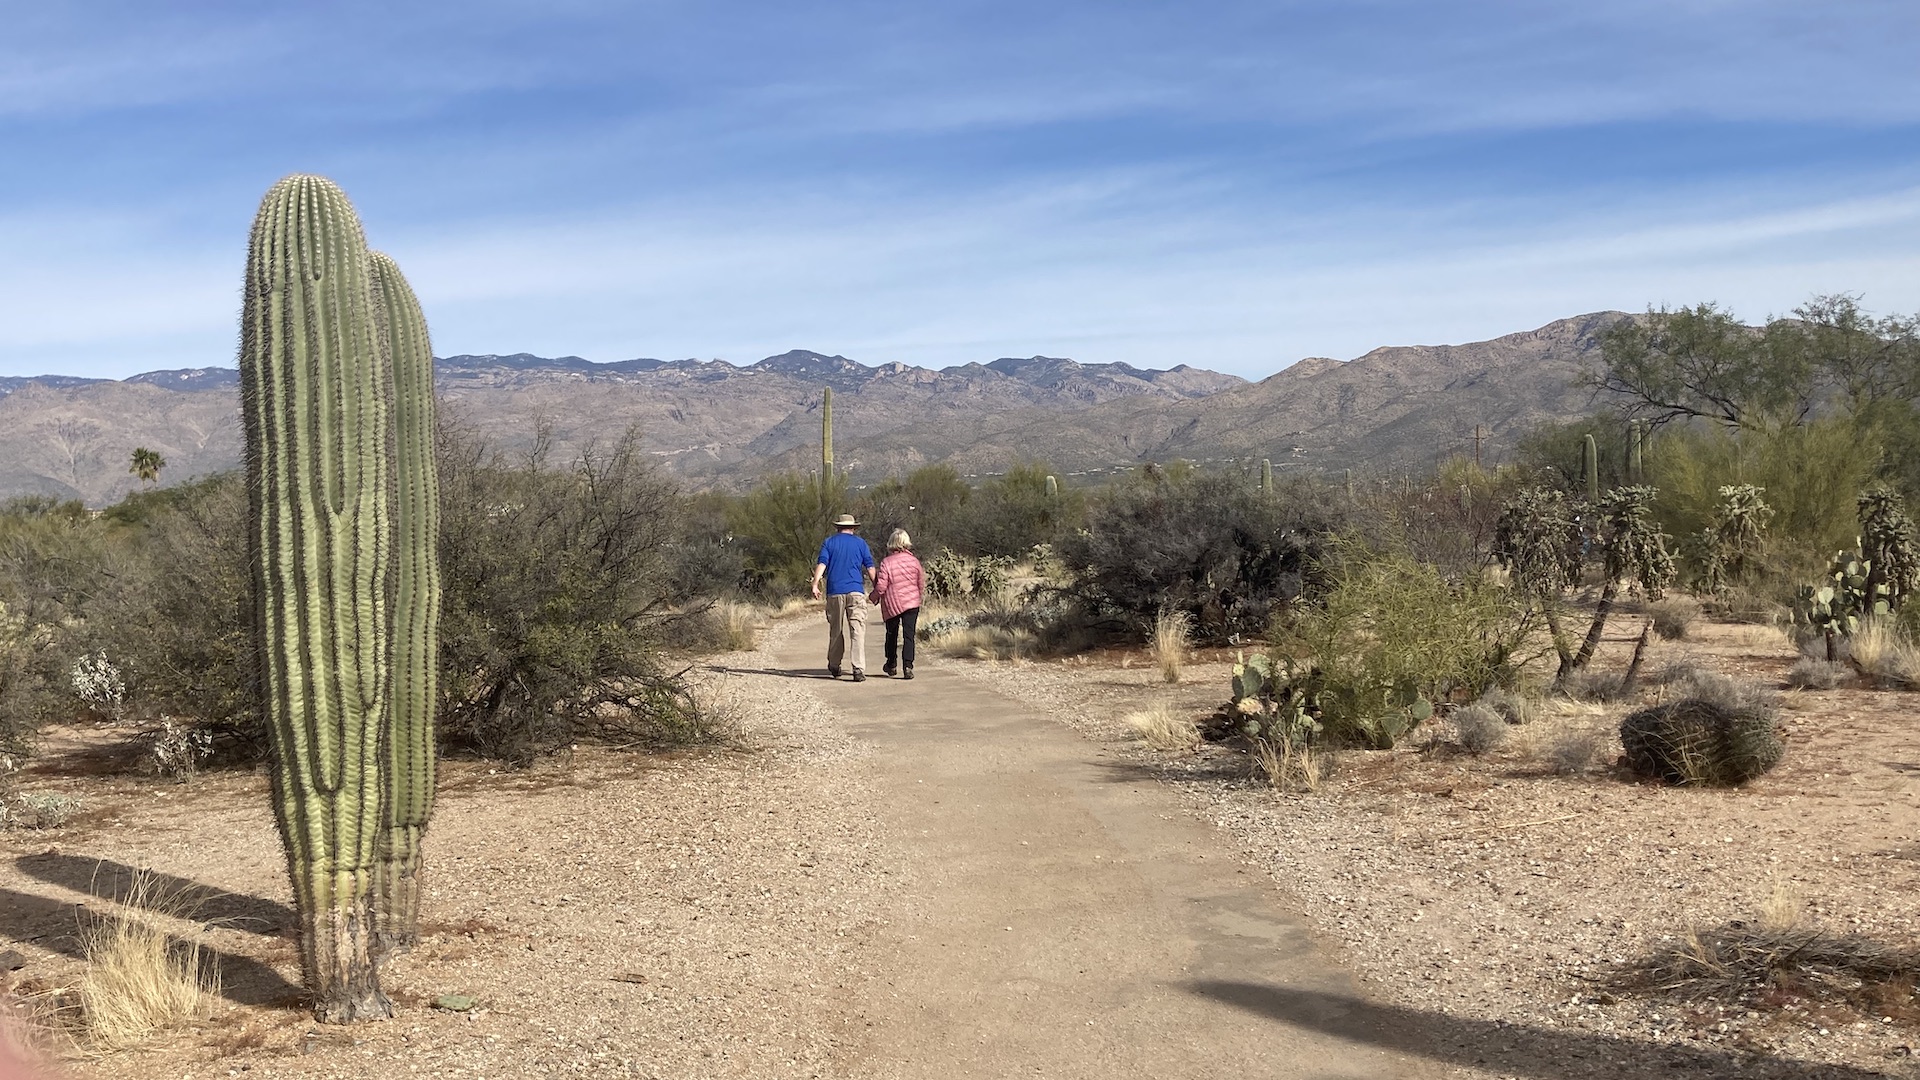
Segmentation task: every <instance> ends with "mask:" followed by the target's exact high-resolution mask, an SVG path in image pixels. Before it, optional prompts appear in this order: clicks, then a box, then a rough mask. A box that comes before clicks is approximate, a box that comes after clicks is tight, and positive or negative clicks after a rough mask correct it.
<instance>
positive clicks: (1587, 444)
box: [1580, 435, 1600, 505]
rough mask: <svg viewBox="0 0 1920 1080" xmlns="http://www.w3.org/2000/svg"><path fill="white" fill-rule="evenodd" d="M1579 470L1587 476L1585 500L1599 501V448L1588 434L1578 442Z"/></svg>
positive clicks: (1594, 502)
mask: <svg viewBox="0 0 1920 1080" xmlns="http://www.w3.org/2000/svg"><path fill="white" fill-rule="evenodd" d="M1580 471H1581V473H1583V474H1584V475H1585V476H1586V478H1587V502H1589V503H1593V504H1596V505H1597V504H1598V503H1599V502H1600V448H1599V447H1598V446H1595V445H1594V442H1593V436H1591V435H1589V436H1587V437H1586V439H1585V440H1583V441H1582V442H1581V443H1580Z"/></svg>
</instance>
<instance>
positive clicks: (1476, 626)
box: [1274, 553, 1526, 749]
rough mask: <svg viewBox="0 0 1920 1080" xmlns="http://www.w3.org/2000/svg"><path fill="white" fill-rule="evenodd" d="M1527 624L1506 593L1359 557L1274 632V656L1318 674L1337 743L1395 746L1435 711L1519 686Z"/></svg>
mask: <svg viewBox="0 0 1920 1080" xmlns="http://www.w3.org/2000/svg"><path fill="white" fill-rule="evenodd" d="M1525 633H1526V623H1525V621H1524V620H1523V619H1522V618H1521V617H1520V612H1519V610H1518V609H1517V608H1516V607H1515V606H1514V605H1513V604H1512V603H1511V602H1510V600H1509V599H1508V597H1507V595H1506V594H1505V592H1504V591H1503V590H1501V589H1499V588H1497V587H1495V586H1492V585H1490V584H1487V583H1485V582H1484V581H1482V580H1480V579H1477V578H1475V579H1469V580H1466V581H1460V582H1452V581H1448V580H1447V579H1446V578H1444V577H1443V576H1442V575H1441V574H1440V572H1439V571H1438V570H1437V569H1435V568H1434V567H1432V566H1430V565H1427V564H1425V563H1422V562H1419V561H1418V560H1415V559H1413V558H1412V557H1410V556H1406V555H1396V554H1387V555H1381V554H1366V553H1351V554H1350V555H1349V557H1348V558H1347V559H1345V560H1344V561H1343V563H1342V565H1340V566H1339V568H1338V569H1337V570H1336V571H1335V573H1334V578H1333V581H1332V583H1331V586H1330V587H1329V588H1328V589H1327V590H1326V592H1325V594H1324V595H1323V596H1322V597H1321V598H1320V599H1319V600H1317V601H1315V602H1313V603H1310V604H1305V605H1301V606H1300V607H1299V608H1297V609H1295V610H1294V611H1293V612H1291V613H1290V614H1289V615H1288V616H1287V617H1283V618H1282V619H1280V620H1279V621H1278V622H1277V623H1276V626H1275V633H1274V648H1275V651H1276V652H1277V653H1278V654H1279V655H1280V656H1281V657H1282V658H1283V659H1285V660H1288V661H1291V662H1292V663H1293V664H1294V666H1296V667H1299V668H1310V669H1312V670H1313V671H1314V672H1316V676H1317V682H1318V685H1317V687H1316V689H1317V698H1318V707H1319V719H1320V721H1321V723H1322V724H1323V725H1324V726H1325V727H1326V729H1327V731H1328V733H1329V735H1330V736H1332V737H1334V738H1336V739H1338V740H1341V741H1344V742H1348V743H1352V744H1357V745H1361V746H1369V747H1374V748H1378V749H1384V748H1387V747H1391V746H1392V745H1393V744H1394V743H1395V742H1397V741H1398V740H1399V739H1400V738H1401V737H1402V736H1403V735H1405V734H1406V733H1407V732H1408V731H1409V730H1411V729H1412V728H1413V727H1414V726H1415V725H1417V724H1418V723H1419V722H1420V721H1421V720H1424V719H1425V718H1426V716H1425V715H1423V714H1430V713H1431V710H1432V705H1431V703H1432V702H1437V701H1446V700H1450V699H1452V698H1453V697H1454V696H1455V695H1462V696H1465V697H1469V698H1471V697H1472V696H1474V695H1477V694H1478V693H1479V692H1480V691H1482V690H1483V689H1486V688H1487V687H1489V686H1494V685H1499V684H1504V683H1510V682H1511V681H1512V680H1513V679H1514V678H1515V676H1516V674H1517V661H1516V652H1517V650H1518V649H1519V647H1520V645H1521V642H1522V641H1523V640H1524V637H1525Z"/></svg>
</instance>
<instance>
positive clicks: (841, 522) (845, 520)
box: [833, 514, 860, 529]
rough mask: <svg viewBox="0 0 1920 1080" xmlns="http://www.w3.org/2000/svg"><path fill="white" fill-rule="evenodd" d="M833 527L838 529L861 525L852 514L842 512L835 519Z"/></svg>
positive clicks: (855, 527) (853, 527) (854, 527)
mask: <svg viewBox="0 0 1920 1080" xmlns="http://www.w3.org/2000/svg"><path fill="white" fill-rule="evenodd" d="M833 527H834V528H836V529H857V528H859V527H860V523H859V522H858V521H855V520H853V515H852V514H841V515H840V516H839V517H837V518H834V519H833Z"/></svg>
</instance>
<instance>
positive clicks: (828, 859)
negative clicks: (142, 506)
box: [0, 654, 902, 1080]
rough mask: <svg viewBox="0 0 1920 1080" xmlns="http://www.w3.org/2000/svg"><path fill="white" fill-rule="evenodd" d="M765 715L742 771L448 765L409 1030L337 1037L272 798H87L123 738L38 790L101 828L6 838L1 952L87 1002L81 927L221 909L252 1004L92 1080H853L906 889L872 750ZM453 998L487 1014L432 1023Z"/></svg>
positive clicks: (804, 703)
mask: <svg viewBox="0 0 1920 1080" xmlns="http://www.w3.org/2000/svg"><path fill="white" fill-rule="evenodd" d="M733 659H734V660H736V661H737V662H739V663H741V664H742V665H743V666H756V660H758V661H759V662H764V656H759V655H758V654H749V655H744V656H737V657H734V658H733ZM776 682H779V681H778V680H776ZM723 683H724V680H723ZM713 693H714V694H715V695H717V696H720V697H724V696H726V695H728V694H734V695H738V694H739V690H738V688H737V687H735V688H728V687H726V686H725V685H722V686H721V687H719V688H716V689H715V690H714V691H713ZM756 703H757V704H758V705H759V706H761V707H756V708H753V709H750V710H749V709H744V708H743V709H741V715H742V722H743V725H744V727H743V731H742V734H741V741H742V744H743V748H738V749H729V750H720V751H702V752H690V753H681V754H674V755H667V756H665V757H660V756H653V755H636V754H631V753H619V752H611V751H595V752H588V751H584V750H583V751H581V752H579V753H577V754H576V755H575V756H574V759H573V760H572V761H562V762H552V763H548V764H546V765H543V766H541V767H539V768H537V769H534V770H531V771H528V772H519V773H509V772H501V771H495V770H493V769H490V768H488V767H487V766H486V765H484V764H480V763H474V762H450V763H448V764H447V765H446V769H445V773H444V776H443V786H442V795H441V800H442V801H441V803H440V806H439V808H438V811H437V812H436V815H435V818H434V825H433V829H432V832H431V833H430V835H429V843H430V847H429V849H428V860H429V867H430V871H431V872H432V874H433V877H432V878H431V879H430V881H429V886H428V888H429V893H428V905H429V907H428V912H427V926H426V928H425V929H426V931H427V933H426V937H425V941H424V942H423V944H422V945H421V947H420V948H419V949H418V950H417V951H416V952H415V953H413V954H412V955H410V956H408V957H406V958H404V959H403V960H402V961H400V962H399V964H398V965H397V966H396V968H395V970H394V971H393V973H392V976H391V977H390V978H389V979H388V980H387V988H388V990H389V992H390V993H391V994H392V996H393V997H394V999H395V1001H396V1003H397V1004H398V1005H399V1006H400V1015H399V1017H398V1018H397V1019H396V1020H394V1021H393V1022H390V1023H385V1024H372V1025H363V1026H357V1027H354V1028H351V1029H341V1028H322V1027H319V1026H317V1025H315V1024H314V1023H313V1022H312V1020H311V1018H310V1017H309V1016H308V1015H307V1014H306V1013H305V1012H304V1011H302V1010H301V1009H300V1008H298V1007H297V1002H298V994H297V990H296V988H295V986H294V983H295V982H297V980H298V977H299V975H298V967H297V960H296V956H295V951H294V942H293V939H292V938H291V937H290V935H289V932H288V929H289V926H290V924H291V922H292V916H291V913H290V911H289V910H288V904H289V899H290V898H289V894H288V892H287V886H286V881H285V875H284V870H283V867H282V863H281V856H280V851H279V842H278V838H277V836H276V835H275V832H274V828H273V823H272V818H271V816H270V814H269V811H268V804H267V792H266V780H265V776H264V773H255V774H239V775H236V774H231V773H228V774H212V775H207V776H203V777H202V778H200V779H199V780H197V781H195V782H194V783H192V784H190V785H172V784H167V783H162V782H157V781H145V780H138V779H129V778H126V777H123V776H111V777H101V776H72V775H69V774H70V773H72V772H74V771H80V772H86V771H88V769H89V763H90V761H93V760H95V759H96V758H97V753H96V751H97V749H98V748H99V746H100V744H101V741H102V740H101V739H100V738H99V737H98V735H96V734H91V733H79V734H78V735H76V734H74V733H69V734H68V735H67V736H66V737H65V739H64V740H63V742H64V744H65V745H64V749H65V750H66V751H67V752H66V753H60V752H59V750H60V749H61V747H56V748H55V751H56V752H54V753H51V754H49V755H47V756H45V757H42V758H41V759H39V760H38V762H37V763H36V764H35V766H34V772H33V774H30V775H28V776H26V777H24V778H23V779H24V781H25V786H27V787H30V788H33V789H38V790H57V789H62V788H65V789H70V790H73V791H74V792H75V793H76V794H80V795H81V796H82V797H84V798H85V799H87V801H88V806H89V809H88V810H87V812H86V813H85V815H84V816H83V817H82V818H81V819H79V820H76V821H74V822H72V823H70V824H68V825H67V826H65V827H63V828H60V829H58V830H52V831H48V832H43V833H34V832H21V831H13V832H5V833H0V855H3V856H4V861H0V935H3V936H4V937H5V938H7V939H9V943H10V944H11V947H14V948H17V949H19V950H20V951H21V952H23V953H25V954H26V955H27V957H28V963H27V966H26V968H25V969H24V970H23V971H21V972H18V973H17V974H18V975H19V976H23V977H25V978H26V980H28V983H29V985H31V986H37V987H41V988H46V987H57V986H63V985H71V984H72V983H73V982H74V981H75V980H76V979H77V978H78V976H79V972H80V965H79V964H78V963H77V962H76V960H75V959H74V956H73V954H74V952H75V951H76V947H77V942H76V940H75V937H74V934H75V929H76V922H77V919H76V912H75V910H74V907H75V905H86V906H88V907H91V908H94V909H97V910H102V911H111V910H113V909H114V907H115V905H114V904H112V903H111V901H110V900H109V899H107V897H110V896H111V895H113V893H114V890H115V883H116V881H119V880H124V877H125V874H126V870H127V868H130V867H155V868H163V869H164V871H165V872H166V874H168V875H170V876H171V877H172V879H174V881H175V883H176V884H177V885H179V886H181V887H191V888H193V889H195V890H196V891H197V892H198V894H199V896H200V899H201V903H200V905H199V920H201V921H200V923H199V924H197V925H196V924H195V923H193V922H185V921H178V922H176V924H175V929H176V930H177V931H178V932H179V933H180V934H181V935H182V936H191V937H193V938H194V939H196V940H199V941H200V942H202V943H203V945H204V946H206V947H207V948H209V949H210V950H213V951H214V952H215V954H216V957H217V959H218V960H219V962H220V964H221V968H222V972H223V975H224V994H225V998H224V1000H223V1001H222V1002H221V1003H220V1005H219V1006H218V1008H217V1009H216V1011H215V1013H214V1015H213V1016H212V1018H211V1019H210V1020H209V1021H208V1022H207V1023H206V1024H204V1025H202V1026H200V1027H199V1028H198V1029H196V1030H192V1031H188V1032H185V1033H183V1034H181V1035H180V1036H178V1037H177V1038H174V1039H172V1040H170V1041H168V1042H166V1043H164V1044H162V1045H160V1046H157V1047H155V1048H153V1049H150V1050H144V1051H139V1052H132V1053H115V1054H110V1055H105V1056H99V1057H86V1056H80V1055H76V1054H75V1053H73V1050H72V1048H70V1047H69V1048H64V1049H65V1050H66V1053H65V1054H64V1055H63V1056H64V1057H65V1060H64V1061H63V1062H62V1063H61V1064H60V1068H61V1070H62V1071H63V1072H64V1073H65V1074H67V1075H71V1076H74V1077H80V1078H85V1077H129V1076H142V1077H146V1076H179V1077H197V1076H233V1075H246V1076H250V1077H275V1076H288V1077H293V1076H298V1077H332V1076H338V1077H348V1076H367V1075H378V1076H406V1075H420V1076H455V1077H495V1076H497V1077H526V1076H539V1075H583V1076H584V1075H590V1076H633V1077H659V1078H663V1080H666V1078H671V1080H681V1078H687V1077H772V1076H780V1077H810V1076H838V1075H844V1074H845V1071H846V1066H845V1059H846V1058H847V1056H848V1054H849V1049H848V1048H849V1045H850V1043H851V1040H852V1039H853V1035H852V1033H853V1032H855V1031H857V1030H859V1029H860V1028H861V1027H862V1026H863V1021H862V1018H861V1017H860V1016H859V1015H858V1013H857V1011H856V1010H854V1009H853V1008H851V1007H850V1006H849V1005H848V1000H849V994H850V990H849V988H850V987H853V986H855V985H856V984H858V983H859V982H860V981H861V980H863V979H865V978H867V977H868V975H869V974H870V973H868V972H866V971H865V965H867V964H868V962H869V960H870V954H871V952H872V949H871V946H870V944H869V942H870V940H871V937H872V934H871V931H872V928H873V923H874V919H875V902H876V898H877V897H879V896H882V895H884V894H885V893H886V891H887V890H888V888H889V887H890V883H892V882H894V881H896V880H897V876H898V875H899V874H900V873H901V870H902V868H901V866H900V865H899V863H898V861H897V860H895V859H893V858H891V857H890V856H889V854H888V849H887V845H886V840H885V838H884V837H882V836H878V835H876V834H875V830H874V828H873V826H872V824H871V822H872V821H873V816H872V814H871V813H869V812H867V810H868V807H867V799H868V798H869V789H868V786H867V782H866V778H865V777H864V775H863V774H862V771H861V767H860V758H861V753H862V752H861V750H860V749H859V748H858V747H857V746H856V745H855V744H854V743H853V742H852V741H851V740H850V739H848V738H847V737H846V736H845V735H844V734H843V733H842V732H840V731H839V730H838V729H837V728H836V727H835V726H834V725H833V724H832V723H831V722H830V718H829V715H828V713H827V712H826V710H825V709H824V708H822V707H821V705H820V704H819V702H818V701H817V700H816V699H815V698H814V697H813V696H812V695H811V694H809V693H807V692H806V691H805V690H804V689H802V688H801V686H800V685H799V684H794V683H791V682H789V683H788V684H787V685H784V686H782V685H774V686H771V687H765V688H758V689H757V690H756ZM442 994H463V995H472V996H474V997H476V998H477V999H478V1002H479V1004H478V1007H476V1008H474V1009H473V1010H472V1011H469V1012H446V1011H441V1010H437V1009H434V1008H431V1007H430V1004H431V1002H432V1001H433V1000H434V999H435V998H436V997H438V996H440V995H442ZM55 1049H56V1051H58V1050H61V1049H62V1048H59V1047H55Z"/></svg>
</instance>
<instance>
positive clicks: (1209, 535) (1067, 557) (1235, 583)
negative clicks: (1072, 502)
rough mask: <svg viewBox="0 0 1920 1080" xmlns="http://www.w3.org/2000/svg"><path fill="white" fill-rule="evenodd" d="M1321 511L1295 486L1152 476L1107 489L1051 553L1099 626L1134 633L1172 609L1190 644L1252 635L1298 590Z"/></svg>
mask: <svg viewBox="0 0 1920 1080" xmlns="http://www.w3.org/2000/svg"><path fill="white" fill-rule="evenodd" d="M1330 502H1331V500H1329V499H1326V498H1324V497H1322V493H1320V492H1318V491H1317V490H1315V489H1314V488H1312V487H1311V486H1310V485H1309V484H1308V483H1307V482H1305V481H1293V482H1290V483H1288V484H1286V485H1283V486H1279V487H1278V488H1277V489H1276V491H1275V492H1274V494H1273V495H1272V496H1262V494H1261V493H1260V492H1259V491H1258V490H1257V489H1255V488H1253V487H1250V486H1249V485H1248V484H1246V483H1245V482H1244V481H1243V480H1242V479H1241V478H1240V477H1238V476H1227V475H1217V474H1206V473H1199V472H1195V471H1192V470H1160V471H1154V472H1151V473H1148V474H1146V475H1143V476H1140V477H1136V478H1133V479H1131V480H1129V481H1127V482H1125V483H1122V484H1119V485H1117V486H1115V487H1114V488H1113V489H1111V490H1110V491H1109V492H1108V493H1107V495H1106V497H1105V498H1103V499H1101V500H1100V501H1098V502H1097V503H1095V504H1094V505H1093V506H1092V507H1091V508H1089V510H1088V512H1087V526H1086V528H1084V529H1081V530H1079V531H1078V532H1075V533H1071V534H1068V535H1065V536H1062V537H1061V538H1060V540H1059V541H1058V542H1057V543H1055V545H1054V550H1056V551H1057V552H1058V553H1059V555H1060V559H1061V562H1062V563H1063V564H1064V565H1065V566H1067V567H1068V568H1070V570H1071V572H1072V574H1073V576H1074V582H1073V585H1072V586H1071V589H1072V591H1073V592H1074V593H1075V595H1076V596H1078V597H1079V598H1080V599H1081V600H1082V601H1083V602H1084V603H1085V604H1086V606H1087V608H1088V610H1089V611H1091V612H1093V613H1094V614H1095V615H1096V616H1098V617H1107V616H1109V615H1111V616H1117V617H1120V618H1124V619H1127V620H1130V621H1132V623H1133V624H1134V625H1135V627H1137V628H1139V629H1141V630H1144V629H1145V628H1147V627H1150V626H1151V625H1152V624H1153V620H1154V619H1155V617H1156V616H1158V614H1159V612H1160V610H1161V609H1162V608H1166V607H1172V608H1176V609H1180V610H1184V611H1186V612H1188V613H1189V614H1191V615H1192V616H1193V635H1194V639H1195V640H1196V641H1198V642H1203V643H1205V642H1228V641H1233V640H1237V639H1241V638H1253V637H1257V636H1259V635H1260V634H1261V633H1262V632H1263V631H1264V630H1265V629H1266V626H1267V624H1268V621H1269V620H1270V618H1271V616H1272V615H1273V613H1274V612H1275V611H1276V610H1278V609H1279V608H1280V607H1283V606H1284V605H1286V604H1287V603H1289V602H1291V601H1292V600H1294V599H1297V598H1298V597H1299V596H1300V595H1301V594H1302V593H1303V592H1305V591H1306V590H1307V589H1308V587H1309V582H1310V579H1312V578H1313V576H1314V574H1315V567H1316V566H1317V565H1318V564H1319V563H1320V561H1321V560H1322V558H1323V556H1325V555H1326V553H1327V550H1328V541H1329V539H1330V538H1331V536H1332V535H1333V529H1334V524H1335V519H1334V518H1333V516H1332V515H1331V513H1330V512H1329V511H1328V509H1327V507H1328V505H1329V504H1330Z"/></svg>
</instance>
